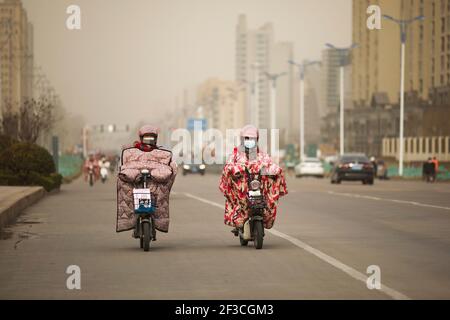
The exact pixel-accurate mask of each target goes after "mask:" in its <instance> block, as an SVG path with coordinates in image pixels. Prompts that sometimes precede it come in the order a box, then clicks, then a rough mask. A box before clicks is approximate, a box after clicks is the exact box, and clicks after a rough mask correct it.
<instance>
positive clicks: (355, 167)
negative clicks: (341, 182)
mask: <svg viewBox="0 0 450 320" xmlns="http://www.w3.org/2000/svg"><path fill="white" fill-rule="evenodd" d="M361 169H362V165H361V164H354V165H353V167H352V170H361Z"/></svg>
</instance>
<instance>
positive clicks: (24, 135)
mask: <svg viewBox="0 0 450 320" xmlns="http://www.w3.org/2000/svg"><path fill="white" fill-rule="evenodd" d="M54 110H55V105H54V104H53V103H52V102H50V101H49V99H46V98H40V99H39V100H35V99H31V100H26V101H25V102H24V103H23V104H22V105H21V107H20V109H19V130H18V138H19V140H21V141H27V142H32V143H34V142H36V140H37V139H38V137H39V135H40V134H41V133H42V132H45V131H48V130H49V129H50V128H51V127H52V125H53V124H54V122H55V120H56V119H55V116H54Z"/></svg>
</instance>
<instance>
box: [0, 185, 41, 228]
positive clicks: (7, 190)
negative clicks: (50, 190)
mask: <svg viewBox="0 0 450 320" xmlns="http://www.w3.org/2000/svg"><path fill="white" fill-rule="evenodd" d="M45 194H46V192H45V190H44V189H43V188H42V187H7V186H0V231H1V229H2V228H3V227H5V226H6V225H8V224H10V223H13V222H14V221H15V219H16V218H17V217H18V216H19V215H20V214H21V213H22V211H23V210H24V209H25V208H27V207H29V206H31V205H32V204H34V203H36V202H37V201H39V200H40V199H41V198H43V197H44V196H45Z"/></svg>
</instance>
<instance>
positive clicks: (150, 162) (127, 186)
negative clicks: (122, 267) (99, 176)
mask: <svg viewBox="0 0 450 320" xmlns="http://www.w3.org/2000/svg"><path fill="white" fill-rule="evenodd" d="M158 133H159V130H158V128H156V127H154V126H151V125H146V126H143V127H142V128H141V129H140V130H139V133H138V135H139V140H138V141H135V142H134V143H133V144H132V145H131V146H128V147H125V148H124V149H123V150H122V153H121V161H120V163H119V174H118V180H117V206H118V208H117V222H116V231H117V232H122V231H127V230H133V237H134V238H137V239H140V245H141V248H144V250H145V251H148V250H149V246H150V241H155V240H156V230H158V231H160V232H165V233H167V232H168V229H169V194H170V190H171V188H172V185H173V183H174V181H175V176H176V174H177V165H176V162H175V161H173V160H172V152H171V151H170V150H167V149H165V148H163V147H162V146H158V145H157V141H158Z"/></svg>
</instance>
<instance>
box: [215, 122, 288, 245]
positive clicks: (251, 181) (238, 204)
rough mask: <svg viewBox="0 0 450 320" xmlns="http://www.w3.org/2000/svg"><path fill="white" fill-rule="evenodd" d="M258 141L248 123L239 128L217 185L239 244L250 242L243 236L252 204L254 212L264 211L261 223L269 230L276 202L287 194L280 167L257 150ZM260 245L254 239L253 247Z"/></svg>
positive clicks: (273, 218)
mask: <svg viewBox="0 0 450 320" xmlns="http://www.w3.org/2000/svg"><path fill="white" fill-rule="evenodd" d="M258 142H259V131H258V129H257V128H256V127H254V126H252V125H247V126H245V127H244V128H243V129H242V130H241V133H240V145H239V146H238V147H236V148H234V151H233V154H232V155H231V157H230V158H229V159H228V161H227V163H226V165H225V166H224V169H223V172H222V177H221V180H220V185H219V189H220V191H221V192H222V193H223V194H224V196H225V199H226V202H225V215H224V222H225V224H226V225H229V226H231V227H234V229H233V230H232V233H233V234H234V235H235V236H239V237H240V239H241V244H242V245H246V244H247V241H249V239H248V238H247V239H245V238H242V235H243V231H244V224H245V223H246V222H247V221H248V220H249V219H251V215H252V211H254V207H257V209H258V210H259V211H258V210H256V211H255V212H260V211H261V210H263V212H262V213H263V214H262V218H263V219H262V221H263V226H264V228H265V229H270V228H272V226H273V224H274V222H275V217H276V214H277V202H278V200H279V198H280V197H281V196H284V195H286V194H287V193H288V192H287V187H286V180H285V178H284V174H283V171H282V169H281V168H280V166H278V165H277V164H276V163H274V162H273V161H272V159H271V158H270V156H269V155H268V154H267V153H265V152H263V151H262V150H260V149H259V146H258ZM252 240H253V238H252V239H250V241H252ZM261 246H262V242H261V243H260V244H259V245H258V244H257V243H256V240H255V247H257V249H260V247H261Z"/></svg>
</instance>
